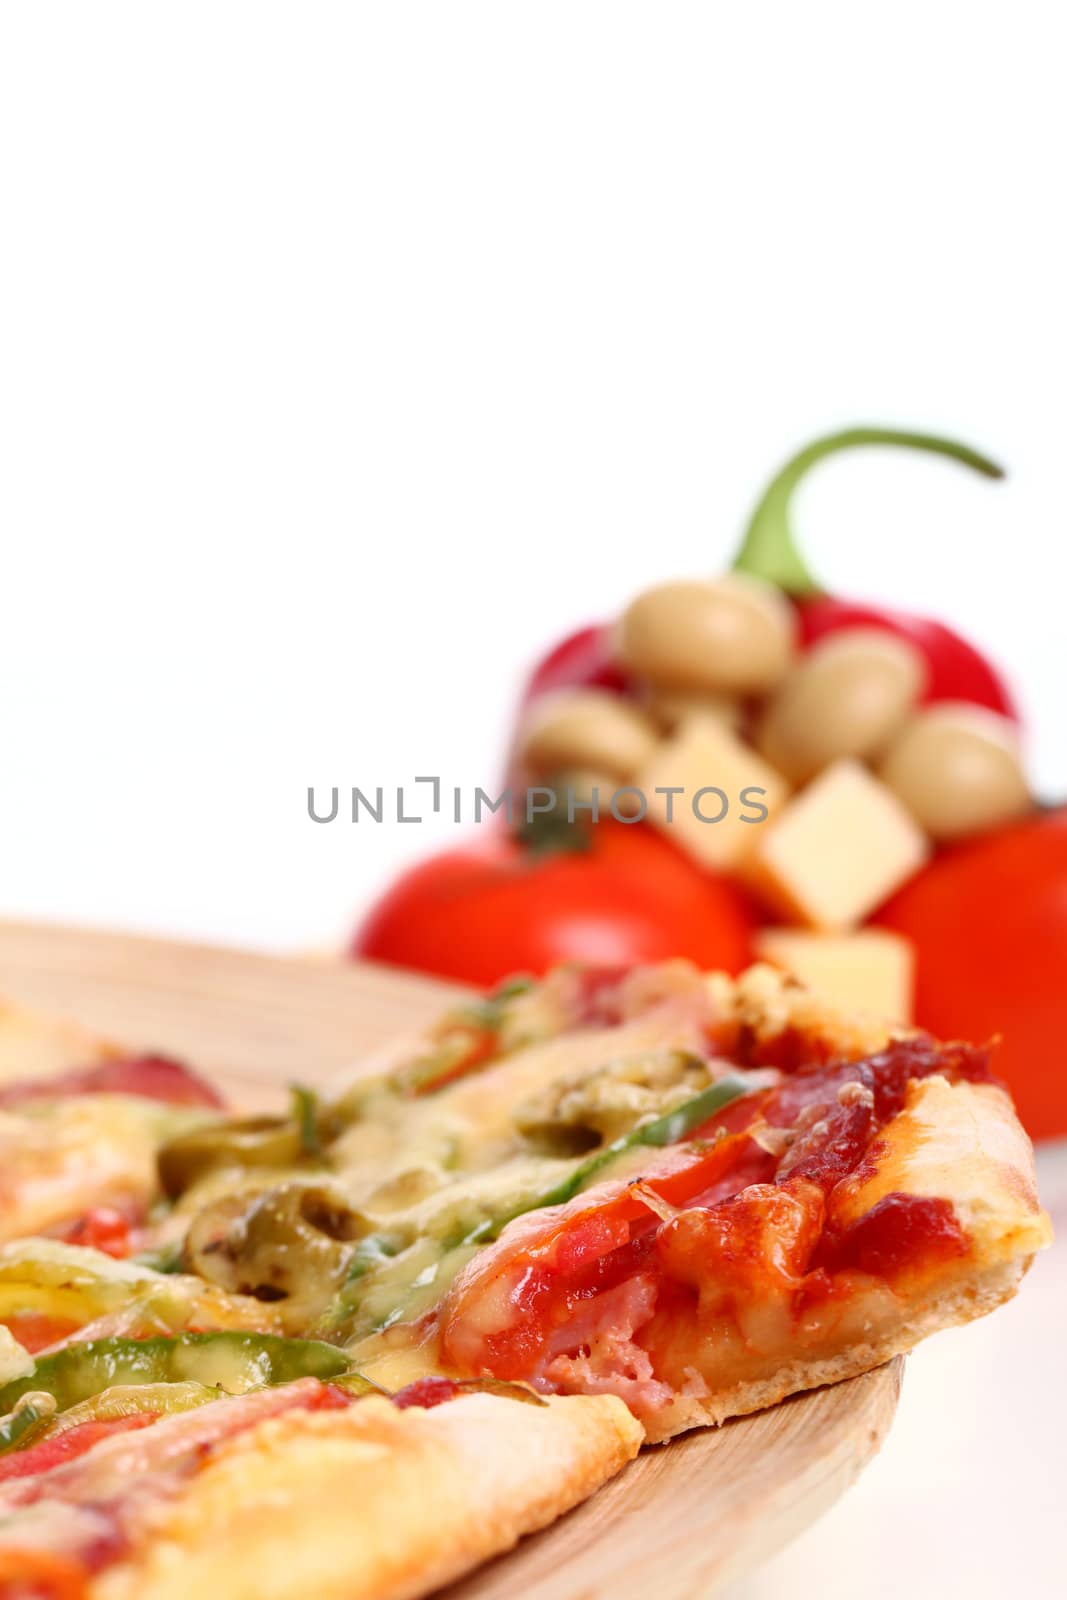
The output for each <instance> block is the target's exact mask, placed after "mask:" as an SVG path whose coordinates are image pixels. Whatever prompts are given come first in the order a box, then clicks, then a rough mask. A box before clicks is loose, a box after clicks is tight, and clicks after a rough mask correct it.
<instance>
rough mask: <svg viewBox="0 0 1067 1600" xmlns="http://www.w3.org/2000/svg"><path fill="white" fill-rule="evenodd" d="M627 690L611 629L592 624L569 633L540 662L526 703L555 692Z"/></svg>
mask: <svg viewBox="0 0 1067 1600" xmlns="http://www.w3.org/2000/svg"><path fill="white" fill-rule="evenodd" d="M626 688H627V683H626V675H625V673H624V672H623V670H622V668H621V667H620V666H619V664H618V662H617V661H616V660H615V656H614V651H613V648H612V642H611V628H610V626H609V625H608V624H607V623H590V624H589V626H588V627H586V628H579V629H578V630H577V632H575V633H569V634H568V635H567V637H566V638H565V639H561V640H560V642H559V643H558V644H557V645H555V646H554V647H553V648H552V649H551V650H550V651H549V653H548V655H546V656H545V657H544V658H543V660H541V661H540V662H538V664H537V666H536V667H534V669H533V671H532V672H531V674H530V676H529V679H528V680H527V683H526V688H525V689H524V691H523V696H522V703H523V705H524V706H526V705H529V704H530V703H531V702H532V701H533V700H536V699H538V698H539V696H541V695H543V694H547V693H549V692H550V691H551V690H553V689H611V690H613V691H614V692H615V693H616V694H624V693H625V692H626Z"/></svg>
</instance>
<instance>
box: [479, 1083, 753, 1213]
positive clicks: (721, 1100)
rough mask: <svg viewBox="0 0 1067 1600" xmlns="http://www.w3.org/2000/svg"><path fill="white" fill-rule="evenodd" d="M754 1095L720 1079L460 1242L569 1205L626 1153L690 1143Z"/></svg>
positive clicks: (744, 1086) (747, 1088) (741, 1085)
mask: <svg viewBox="0 0 1067 1600" xmlns="http://www.w3.org/2000/svg"><path fill="white" fill-rule="evenodd" d="M752 1093H754V1090H753V1089H752V1087H751V1085H750V1084H749V1083H748V1082H747V1080H746V1079H744V1078H738V1077H734V1076H732V1075H731V1076H727V1077H724V1078H719V1079H717V1080H716V1082H715V1083H712V1084H709V1085H708V1087H707V1088H706V1089H702V1090H701V1092H700V1093H699V1094H698V1095H694V1096H693V1098H692V1100H685V1101H683V1103H682V1104H681V1105H680V1106H675V1108H674V1110H673V1111H668V1112H666V1113H665V1114H664V1115H663V1116H662V1117H657V1118H656V1119H655V1121H654V1122H639V1123H638V1124H637V1127H636V1128H631V1129H630V1131H629V1133H624V1134H623V1135H622V1136H621V1137H620V1138H618V1139H615V1140H613V1141H612V1143H611V1144H607V1145H605V1146H604V1148H603V1149H602V1150H597V1151H596V1152H595V1153H594V1154H593V1155H591V1156H589V1157H588V1158H587V1159H586V1160H585V1161H583V1162H581V1163H580V1165H578V1166H577V1167H575V1169H574V1171H573V1172H571V1173H568V1175H567V1177H565V1178H564V1179H562V1181H561V1182H560V1183H557V1184H556V1185H554V1187H553V1188H551V1189H546V1190H545V1192H544V1193H543V1194H540V1195H538V1196H537V1198H536V1199H535V1200H524V1201H522V1202H520V1204H519V1205H517V1206H515V1207H514V1208H513V1209H512V1210H511V1211H508V1212H505V1213H504V1214H503V1215H502V1216H499V1217H487V1218H486V1220H485V1221H484V1222H481V1223H479V1224H478V1226H477V1227H476V1228H473V1229H472V1230H471V1232H470V1233H468V1234H466V1235H464V1237H463V1239H462V1240H461V1241H460V1242H461V1243H462V1244H482V1243H483V1242H485V1241H488V1240H491V1239H496V1238H498V1237H499V1236H500V1234H501V1233H502V1232H503V1230H504V1228H505V1226H506V1225H507V1223H509V1222H511V1221H512V1220H513V1219H514V1218H515V1217H520V1216H522V1215H523V1214H524V1213H525V1212H527V1211H540V1210H541V1209H542V1208H543V1207H544V1206H562V1205H566V1203H567V1201H568V1200H573V1199H574V1196H575V1195H576V1194H578V1193H579V1191H580V1190H582V1189H584V1188H585V1186H586V1184H587V1183H588V1182H589V1180H590V1178H594V1177H596V1175H597V1173H598V1172H600V1171H602V1170H603V1168H604V1167H607V1166H610V1165H611V1163H612V1162H613V1161H614V1160H615V1159H616V1157H617V1156H621V1155H622V1154H623V1152H624V1151H625V1150H637V1149H639V1148H641V1147H642V1146H644V1145H648V1146H651V1147H652V1148H654V1149H660V1148H662V1147H663V1146H664V1145H668V1144H679V1143H681V1141H682V1140H683V1139H687V1138H688V1137H689V1135H690V1134H691V1133H692V1132H693V1130H694V1129H695V1128H699V1127H701V1126H702V1125H703V1124H704V1123H705V1122H707V1121H708V1120H709V1118H711V1117H713V1116H714V1115H715V1113H716V1112H717V1111H721V1110H722V1108H723V1107H724V1106H728V1105H729V1104H730V1101H731V1100H736V1099H738V1098H739V1097H740V1096H741V1095H745V1094H752Z"/></svg>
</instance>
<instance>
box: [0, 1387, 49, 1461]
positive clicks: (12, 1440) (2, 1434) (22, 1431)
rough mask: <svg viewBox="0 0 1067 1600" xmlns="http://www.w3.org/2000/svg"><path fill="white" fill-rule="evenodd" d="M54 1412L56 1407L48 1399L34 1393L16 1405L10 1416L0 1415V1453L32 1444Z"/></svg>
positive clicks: (3, 1453) (4, 1453)
mask: <svg viewBox="0 0 1067 1600" xmlns="http://www.w3.org/2000/svg"><path fill="white" fill-rule="evenodd" d="M8 1387H9V1388H10V1387H11V1385H10V1384H9V1385H8ZM4 1392H5V1393H6V1392H7V1391H6V1390H5V1391H4ZM55 1414H56V1408H55V1406H54V1405H53V1404H52V1403H51V1401H50V1400H47V1399H38V1398H37V1397H36V1395H35V1396H34V1398H33V1399H32V1400H24V1401H23V1403H22V1404H21V1405H18V1406H16V1407H15V1408H14V1410H13V1411H12V1412H11V1415H10V1416H7V1417H0V1455H6V1454H7V1452H8V1451H9V1450H21V1449H22V1448H23V1447H24V1446H25V1445H28V1444H32V1443H33V1441H34V1439H35V1438H36V1437H37V1435H38V1434H39V1433H40V1432H42V1430H43V1429H44V1428H45V1426H46V1425H47V1424H48V1423H49V1422H51V1420H52V1418H53V1417H54V1416H55Z"/></svg>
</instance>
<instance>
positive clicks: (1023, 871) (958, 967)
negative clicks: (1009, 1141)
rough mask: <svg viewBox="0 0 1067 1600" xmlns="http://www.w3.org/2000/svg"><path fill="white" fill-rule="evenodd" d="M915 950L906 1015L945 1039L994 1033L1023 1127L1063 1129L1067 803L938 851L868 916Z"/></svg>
mask: <svg viewBox="0 0 1067 1600" xmlns="http://www.w3.org/2000/svg"><path fill="white" fill-rule="evenodd" d="M875 920H876V921H877V922H879V923H881V924H883V925H884V926H885V927H887V928H894V929H896V930H897V932H899V933H903V934H905V935H906V936H907V938H909V939H910V940H911V941H912V942H913V943H914V945H915V947H916V951H917V953H918V975H917V992H916V1016H917V1020H918V1022H919V1023H920V1025H921V1026H922V1027H924V1028H929V1029H930V1031H931V1032H932V1033H936V1034H938V1035H939V1036H940V1037H941V1038H944V1039H953V1038H957V1039H991V1038H993V1037H995V1036H996V1035H998V1034H999V1035H1002V1043H1001V1045H1000V1048H999V1049H998V1050H997V1051H996V1053H995V1055H994V1062H993V1065H994V1071H996V1072H997V1073H998V1074H999V1075H1000V1076H1001V1077H1002V1078H1004V1079H1005V1081H1006V1082H1007V1084H1008V1086H1009V1087H1010V1089H1011V1091H1012V1094H1013V1095H1014V1097H1015V1101H1016V1104H1017V1106H1018V1108H1019V1115H1020V1117H1021V1118H1022V1121H1023V1122H1024V1124H1025V1125H1026V1127H1027V1128H1028V1130H1029V1131H1030V1133H1031V1134H1033V1135H1034V1136H1035V1137H1038V1138H1042V1137H1044V1138H1047V1137H1050V1136H1054V1135H1056V1134H1067V1072H1065V1070H1064V1068H1063V1066H1062V1056H1063V1047H1064V1039H1065V1037H1067V979H1065V974H1067V811H1056V812H1051V813H1046V814H1045V815H1044V816H1039V817H1034V818H1030V819H1028V820H1027V821H1026V822H1020V823H1017V824H1015V825H1014V826H1013V827H1010V828H1002V829H999V830H997V831H996V832H995V833H989V834H985V835H983V836H982V837H981V838H977V839H973V840H970V841H969V842H968V843H966V844H961V845H959V846H957V847H956V848H955V849H953V850H949V851H946V852H945V853H944V854H942V855H939V856H937V857H935V859H934V860H933V861H932V862H931V863H930V865H929V866H927V867H926V868H925V869H924V870H923V871H922V872H920V873H919V874H918V875H917V876H916V877H914V878H913V879H912V880H911V881H910V883H908V884H906V885H905V887H904V888H903V889H902V890H901V891H900V893H899V894H897V895H896V896H895V898H894V899H893V900H891V901H890V902H889V904H888V905H887V906H885V907H884V908H883V909H882V911H881V912H880V913H879V915H878V917H877V918H876V919H875Z"/></svg>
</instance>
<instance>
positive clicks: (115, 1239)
mask: <svg viewBox="0 0 1067 1600" xmlns="http://www.w3.org/2000/svg"><path fill="white" fill-rule="evenodd" d="M56 1237H57V1238H60V1239H63V1240H64V1241H65V1242H66V1243H67V1244H80V1245H84V1246H86V1248H87V1249H90V1250H102V1251H103V1253H104V1254H105V1255H107V1256H114V1257H115V1258H116V1259H117V1260H119V1259H121V1258H122V1257H123V1256H128V1255H129V1254H130V1252H131V1250H132V1249H133V1245H134V1239H133V1224H132V1223H131V1222H130V1219H129V1217H127V1216H124V1215H123V1213H122V1212H121V1211H116V1209H115V1207H114V1206H93V1207H92V1209H91V1210H89V1211H86V1212H84V1213H83V1214H82V1215H81V1216H80V1217H76V1218H75V1219H74V1221H73V1222H68V1223H67V1224H66V1226H65V1227H63V1228H60V1229H59V1230H57V1234H56Z"/></svg>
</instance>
